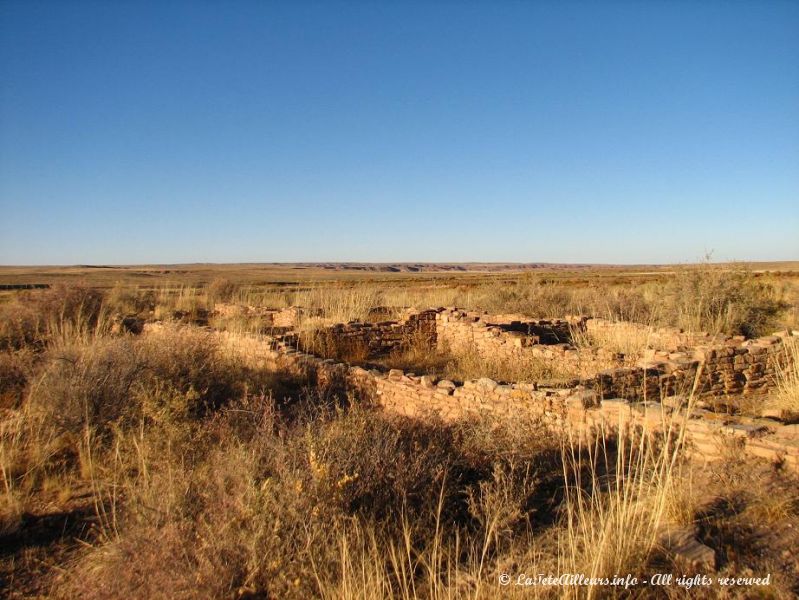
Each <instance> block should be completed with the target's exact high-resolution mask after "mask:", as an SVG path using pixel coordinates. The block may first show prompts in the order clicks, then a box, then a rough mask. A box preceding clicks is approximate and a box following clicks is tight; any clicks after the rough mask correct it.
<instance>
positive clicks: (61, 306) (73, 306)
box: [0, 284, 110, 349]
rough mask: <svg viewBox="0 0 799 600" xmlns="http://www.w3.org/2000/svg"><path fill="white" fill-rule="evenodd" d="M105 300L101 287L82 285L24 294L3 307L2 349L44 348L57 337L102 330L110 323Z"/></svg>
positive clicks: (0, 321) (0, 309)
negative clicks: (98, 288)
mask: <svg viewBox="0 0 799 600" xmlns="http://www.w3.org/2000/svg"><path fill="white" fill-rule="evenodd" d="M103 299H104V296H103V293H102V292H100V291H99V290H96V289H92V288H88V287H85V286H81V285H65V284H58V285H56V286H54V287H52V288H51V289H48V290H44V291H39V290H36V291H31V292H25V293H21V294H20V295H19V296H18V297H17V298H16V299H15V301H13V302H10V303H8V304H4V305H2V307H0V348H2V349H21V348H24V347H26V346H35V347H39V348H41V347H43V346H44V345H45V344H46V343H47V342H48V341H50V340H51V339H52V338H54V337H60V338H62V339H64V338H68V337H70V336H72V335H92V334H94V333H96V332H98V331H102V330H104V329H105V328H106V327H108V326H109V325H110V323H109V322H108V319H107V318H106V317H107V314H106V311H105V310H104V306H103Z"/></svg>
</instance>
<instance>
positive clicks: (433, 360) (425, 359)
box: [380, 330, 453, 374]
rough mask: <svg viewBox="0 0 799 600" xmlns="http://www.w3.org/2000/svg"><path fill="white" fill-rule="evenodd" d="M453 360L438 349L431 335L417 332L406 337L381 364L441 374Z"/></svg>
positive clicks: (420, 331)
mask: <svg viewBox="0 0 799 600" xmlns="http://www.w3.org/2000/svg"><path fill="white" fill-rule="evenodd" d="M452 360H453V359H452V356H451V355H450V353H449V352H446V351H443V350H442V349H439V348H437V347H436V345H435V341H434V340H432V339H431V337H430V334H428V333H426V332H424V331H422V330H417V331H415V332H413V333H411V334H408V335H406V336H405V337H404V338H403V340H402V341H401V343H400V344H399V345H398V346H396V347H395V348H392V350H391V351H390V352H389V354H388V356H387V357H385V358H384V359H382V360H380V363H381V364H382V365H384V366H385V367H387V368H389V369H402V370H403V371H413V372H414V373H426V374H441V373H443V372H444V370H445V369H446V367H447V365H448V364H449V363H450V362H451V361H452Z"/></svg>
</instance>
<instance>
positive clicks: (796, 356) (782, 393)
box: [764, 337, 799, 419]
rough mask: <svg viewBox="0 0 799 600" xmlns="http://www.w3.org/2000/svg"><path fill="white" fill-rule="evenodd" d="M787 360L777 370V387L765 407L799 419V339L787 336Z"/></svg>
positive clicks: (769, 396)
mask: <svg viewBox="0 0 799 600" xmlns="http://www.w3.org/2000/svg"><path fill="white" fill-rule="evenodd" d="M785 353H786V356H785V362H784V364H783V365H782V367H780V368H778V369H777V371H776V382H777V387H776V389H775V390H774V391H772V392H771V393H770V394H769V395H768V397H767V399H766V402H765V405H764V407H765V408H770V409H774V410H778V411H781V412H782V413H783V414H784V415H785V416H787V417H788V418H791V419H799V339H798V338H796V337H789V338H785Z"/></svg>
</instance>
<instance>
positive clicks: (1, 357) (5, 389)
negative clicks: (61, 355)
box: [0, 349, 34, 410]
mask: <svg viewBox="0 0 799 600" xmlns="http://www.w3.org/2000/svg"><path fill="white" fill-rule="evenodd" d="M33 363H34V357H33V353H32V352H31V351H29V350H26V349H23V350H16V351H6V352H3V351H0V410H2V409H7V408H16V407H18V406H19V405H20V404H21V402H22V398H23V396H24V393H25V389H26V386H27V384H28V378H29V377H30V376H31V374H32V372H33Z"/></svg>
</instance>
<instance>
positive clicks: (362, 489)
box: [0, 263, 799, 598]
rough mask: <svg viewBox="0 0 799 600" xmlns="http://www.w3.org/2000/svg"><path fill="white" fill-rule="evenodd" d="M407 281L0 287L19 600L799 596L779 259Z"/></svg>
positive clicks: (796, 416) (192, 273)
mask: <svg viewBox="0 0 799 600" xmlns="http://www.w3.org/2000/svg"><path fill="white" fill-rule="evenodd" d="M331 266H332V267H333V268H332V269H331ZM420 267H421V268H420V270H419V271H406V270H396V271H395V265H389V266H386V265H356V266H352V265H279V266H278V265H228V266H225V265H180V266H154V267H124V268H123V267H119V268H109V267H91V268H90V267H74V268H57V267H53V268H3V269H2V270H0V284H2V286H3V290H4V291H3V303H2V305H0V311H2V312H1V313H0V317H1V318H0V324H2V330H1V331H0V333H1V334H2V336H1V337H0V341H1V342H2V355H0V356H1V357H2V363H0V365H1V366H0V368H1V369H2V370H1V371H0V384H1V385H2V388H1V389H0V397H2V411H3V415H2V437H1V438H0V443H1V444H2V446H0V449H1V450H2V452H1V453H0V457H2V465H0V466H1V467H2V469H1V471H0V472H1V473H2V480H3V488H2V490H3V492H2V513H0V514H1V515H2V521H1V523H2V540H3V543H2V547H3V552H2V557H1V558H0V560H1V561H2V562H1V563H0V573H1V574H2V581H3V584H4V586H5V588H6V590H8V591H9V592H10V596H11V597H31V596H39V595H46V596H48V597H49V596H52V597H65V598H74V597H81V598H93V597H98V598H102V597H204V598H208V597H219V598H227V597H242V598H259V597H281V598H290V597H296V598H307V597H327V598H386V597H401V598H412V597H425V598H452V597H457V598H460V597H464V598H465V597H469V598H493V597H497V595H498V591H500V592H502V594H503V597H505V596H507V597H517V596H518V597H530V596H533V597H553V596H555V597H560V596H563V595H564V590H567V592H566V595H569V596H572V595H573V596H575V597H583V596H584V595H586V594H588V595H589V596H591V595H598V596H600V597H601V596H605V595H628V594H633V595H636V594H637V595H643V596H647V594H649V595H652V596H655V595H657V596H660V595H661V594H662V595H669V596H674V597H681V596H682V595H683V594H692V593H696V588H694V589H693V591H692V590H691V587H692V586H695V585H697V586H698V585H700V584H698V583H697V582H696V581H694V580H693V579H690V580H689V577H690V578H693V577H695V576H697V577H698V576H700V575H703V576H708V577H712V578H713V580H714V581H721V580H724V579H726V578H729V579H730V580H732V581H735V580H737V579H741V581H740V582H738V583H732V584H727V585H717V584H715V583H714V585H711V586H706V587H703V588H702V593H703V596H704V597H742V598H749V597H753V592H752V590H753V589H755V590H759V591H758V592H756V593H761V592H763V593H764V594H765V596H768V597H790V596H792V595H793V594H795V593H796V592H797V590H799V569H797V564H799V563H798V562H797V555H796V548H797V546H799V495H797V490H798V489H799V488H798V487H797V477H798V476H799V371H798V370H797V367H798V366H799V363H797V355H798V354H799V352H798V349H799V345H798V344H797V342H799V332H797V328H799V323H797V306H799V303H797V293H798V292H799V279H798V278H797V277H798V275H797V264H796V263H774V264H768V265H743V264H721V265H719V264H710V263H704V264H697V265H678V266H671V267H638V266H636V267H632V268H631V267H606V268H603V267H598V266H593V267H577V266H575V267H570V266H566V265H543V266H538V267H536V268H532V267H530V268H527V269H523V270H521V269H520V270H517V271H514V270H512V269H510V268H499V269H496V270H489V269H487V268H485V267H484V266H482V265H481V266H477V267H475V268H474V269H472V268H470V267H469V266H462V267H463V268H462V269H460V268H458V269H456V268H454V267H453V266H442V265H429V266H421V265H420ZM512 573H513V575H512V577H513V584H514V585H508V586H507V587H504V586H503V585H501V584H502V581H503V580H502V577H506V576H507V577H510V576H511V575H510V574H512ZM563 573H566V574H583V575H584V576H585V577H586V578H589V579H590V580H592V581H597V582H600V583H599V584H597V585H596V586H585V585H574V586H571V587H569V586H567V587H563V586H554V585H549V586H547V585H544V584H538V585H530V584H529V583H528V585H525V586H522V585H519V584H518V582H517V580H518V579H519V578H520V577H523V578H531V577H532V578H538V577H543V576H549V577H553V578H557V577H560V576H561V574H563ZM665 573H672V574H675V575H674V577H680V576H683V578H684V581H683V582H682V585H678V584H677V583H672V584H671V585H668V586H666V585H664V586H663V587H659V588H658V589H657V590H656V591H654V592H653V588H652V587H651V586H650V585H648V584H647V585H644V584H643V583H641V582H642V581H644V580H647V581H648V580H650V579H652V580H653V581H654V580H655V579H654V578H655V577H656V576H657V574H665ZM620 574H624V575H625V576H627V575H629V576H630V577H634V578H637V583H634V584H630V581H629V580H628V581H627V582H626V585H625V586H622V587H621V588H613V587H608V586H609V585H611V584H610V583H609V582H610V581H612V580H613V578H615V577H619V576H620ZM766 577H767V578H768V581H767V583H763V581H764V578H766ZM755 580H757V581H758V582H759V583H753V582H755ZM498 581H499V582H500V584H499V585H498V583H497V582H498ZM602 581H604V584H603V583H601V582H602ZM506 583H507V582H506ZM620 585H621V583H620ZM653 585H654V584H653ZM590 590H595V591H593V592H591V591H590Z"/></svg>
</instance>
